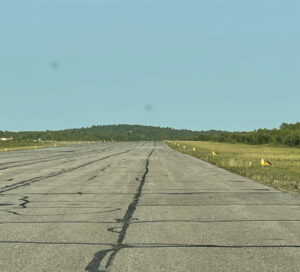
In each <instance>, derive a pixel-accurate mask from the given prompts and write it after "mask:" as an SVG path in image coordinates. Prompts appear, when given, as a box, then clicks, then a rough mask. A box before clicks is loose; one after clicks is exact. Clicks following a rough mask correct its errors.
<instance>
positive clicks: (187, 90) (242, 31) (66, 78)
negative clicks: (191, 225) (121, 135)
mask: <svg viewBox="0 0 300 272" xmlns="http://www.w3.org/2000/svg"><path fill="white" fill-rule="evenodd" d="M299 13H300V1H296V0H285V1H283V0H282V1H281V0H280V1H279V0H263V1H261V0H251V1H250V0H243V1H240V0H235V1H233V0H206V1H201V0H123V1H121V0H26V1H22V0H2V1H1V2H0V34H1V36H0V41H1V42H0V99H1V107H0V130H13V131H20V130H45V129H64V128H73V127H87V126H91V125H97V124H99V125H102V124H144V125H157V126H169V127H174V128H186V129H193V130H208V129H219V130H231V131H232V130H235V131H241V130H252V129H257V128H264V127H266V128H274V127H279V126H280V124H281V123H282V122H288V123H291V122H297V121H300V120H299V119H300V118H299V117H300V106H299V104H300V103H299V102H300V82H299V80H300V28H299V26H300V16H299Z"/></svg>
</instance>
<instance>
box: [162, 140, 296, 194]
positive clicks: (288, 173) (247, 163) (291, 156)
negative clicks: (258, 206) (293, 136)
mask: <svg viewBox="0 0 300 272" xmlns="http://www.w3.org/2000/svg"><path fill="white" fill-rule="evenodd" d="M166 143H167V144H168V145H169V146H170V147H172V148H173V149H175V150H178V151H180V152H183V153H186V154H189V155H192V156H195V157H197V158H200V159H202V160H205V161H208V162H210V163H212V164H215V165H217V166H219V167H222V168H225V169H228V170H230V171H231V172H234V173H237V174H239V175H242V176H245V177H248V178H251V179H253V180H256V181H259V182H261V183H264V184H267V185H270V186H273V187H274V188H276V189H280V190H283V191H296V192H300V148H287V147H270V146H264V145H246V144H227V143H216V142H205V141H166ZM178 145H179V146H178ZM193 148H195V149H196V151H193ZM213 151H214V152H218V153H219V154H218V155H217V156H213V155H212V152H213ZM261 158H264V159H265V160H268V161H270V162H271V163H272V165H271V166H268V167H263V168H262V167H261V165H260V160H261Z"/></svg>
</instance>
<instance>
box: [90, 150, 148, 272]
mask: <svg viewBox="0 0 300 272" xmlns="http://www.w3.org/2000/svg"><path fill="white" fill-rule="evenodd" d="M153 152H154V149H152V151H151V152H150V153H149V155H148V156H147V158H146V166H145V171H144V174H143V176H142V178H141V179H140V181H139V182H140V184H139V186H138V188H137V191H136V193H135V195H134V196H133V199H132V201H131V203H130V204H129V206H128V208H127V211H126V213H125V215H124V217H123V219H118V222H122V223H123V225H122V227H120V231H116V230H115V228H109V229H108V231H111V232H116V233H118V234H119V236H118V240H117V243H116V244H115V245H113V246H112V248H111V249H105V250H100V251H98V252H96V253H95V255H94V258H93V259H92V260H91V261H90V263H89V264H88V265H87V266H86V268H85V270H86V271H88V272H107V271H108V269H109V267H110V266H111V265H112V262H113V260H114V258H115V256H116V255H117V253H118V252H119V251H120V250H121V249H122V248H126V245H125V244H124V243H123V242H124V240H125V237H126V232H127V229H128V228H129V226H130V223H131V221H132V220H136V218H133V214H134V212H135V210H136V207H137V205H138V203H139V200H140V197H141V195H142V190H143V186H144V184H145V181H146V177H147V174H148V172H149V163H150V157H151V155H152V154H153ZM108 254H110V255H108ZM107 258H108V259H107ZM106 259H107V261H106V264H103V261H104V260H106Z"/></svg>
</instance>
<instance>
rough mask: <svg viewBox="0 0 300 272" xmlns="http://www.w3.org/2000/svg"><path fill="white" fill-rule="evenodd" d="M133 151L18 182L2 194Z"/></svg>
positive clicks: (6, 187) (2, 190)
mask: <svg viewBox="0 0 300 272" xmlns="http://www.w3.org/2000/svg"><path fill="white" fill-rule="evenodd" d="M132 150H133V149H129V150H126V151H123V152H119V153H115V154H112V155H108V156H105V157H102V158H100V159H97V160H93V161H90V162H87V163H84V164H81V165H79V166H76V167H73V168H70V169H68V170H65V169H63V170H61V171H58V172H53V173H50V174H49V175H47V176H40V177H35V178H31V179H28V180H23V181H20V182H18V183H14V184H11V185H7V186H4V187H2V188H0V193H4V192H7V191H10V190H13V189H17V188H19V187H22V186H26V185H31V184H33V183H35V182H37V181H41V180H45V179H48V178H51V177H56V176H59V175H61V174H64V173H68V172H71V171H74V170H77V169H79V168H82V167H85V166H88V165H91V164H93V163H95V162H98V161H102V160H105V159H108V158H111V157H114V156H118V155H121V154H125V153H128V152H130V151H132Z"/></svg>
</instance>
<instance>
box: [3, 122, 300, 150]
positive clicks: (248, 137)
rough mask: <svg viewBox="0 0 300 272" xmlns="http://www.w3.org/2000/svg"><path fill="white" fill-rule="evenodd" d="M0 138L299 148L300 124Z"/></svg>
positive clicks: (90, 130) (102, 129) (118, 128)
mask: <svg viewBox="0 0 300 272" xmlns="http://www.w3.org/2000/svg"><path fill="white" fill-rule="evenodd" d="M1 137H13V138H14V141H33V140H35V141H37V140H42V141H162V140H185V141H197V140H201V141H216V142H224V143H245V144H253V145H256V144H270V145H281V146H282V145H284V146H291V147H300V122H297V123H295V124H288V123H282V124H281V126H280V127H279V128H278V129H276V128H275V129H257V130H254V131H251V132H228V131H220V130H209V131H192V130H187V129H173V128H170V127H155V126H141V125H105V126H103V125H97V126H92V127H86V128H73V129H65V130H46V131H21V132H9V131H0V138H1Z"/></svg>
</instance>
